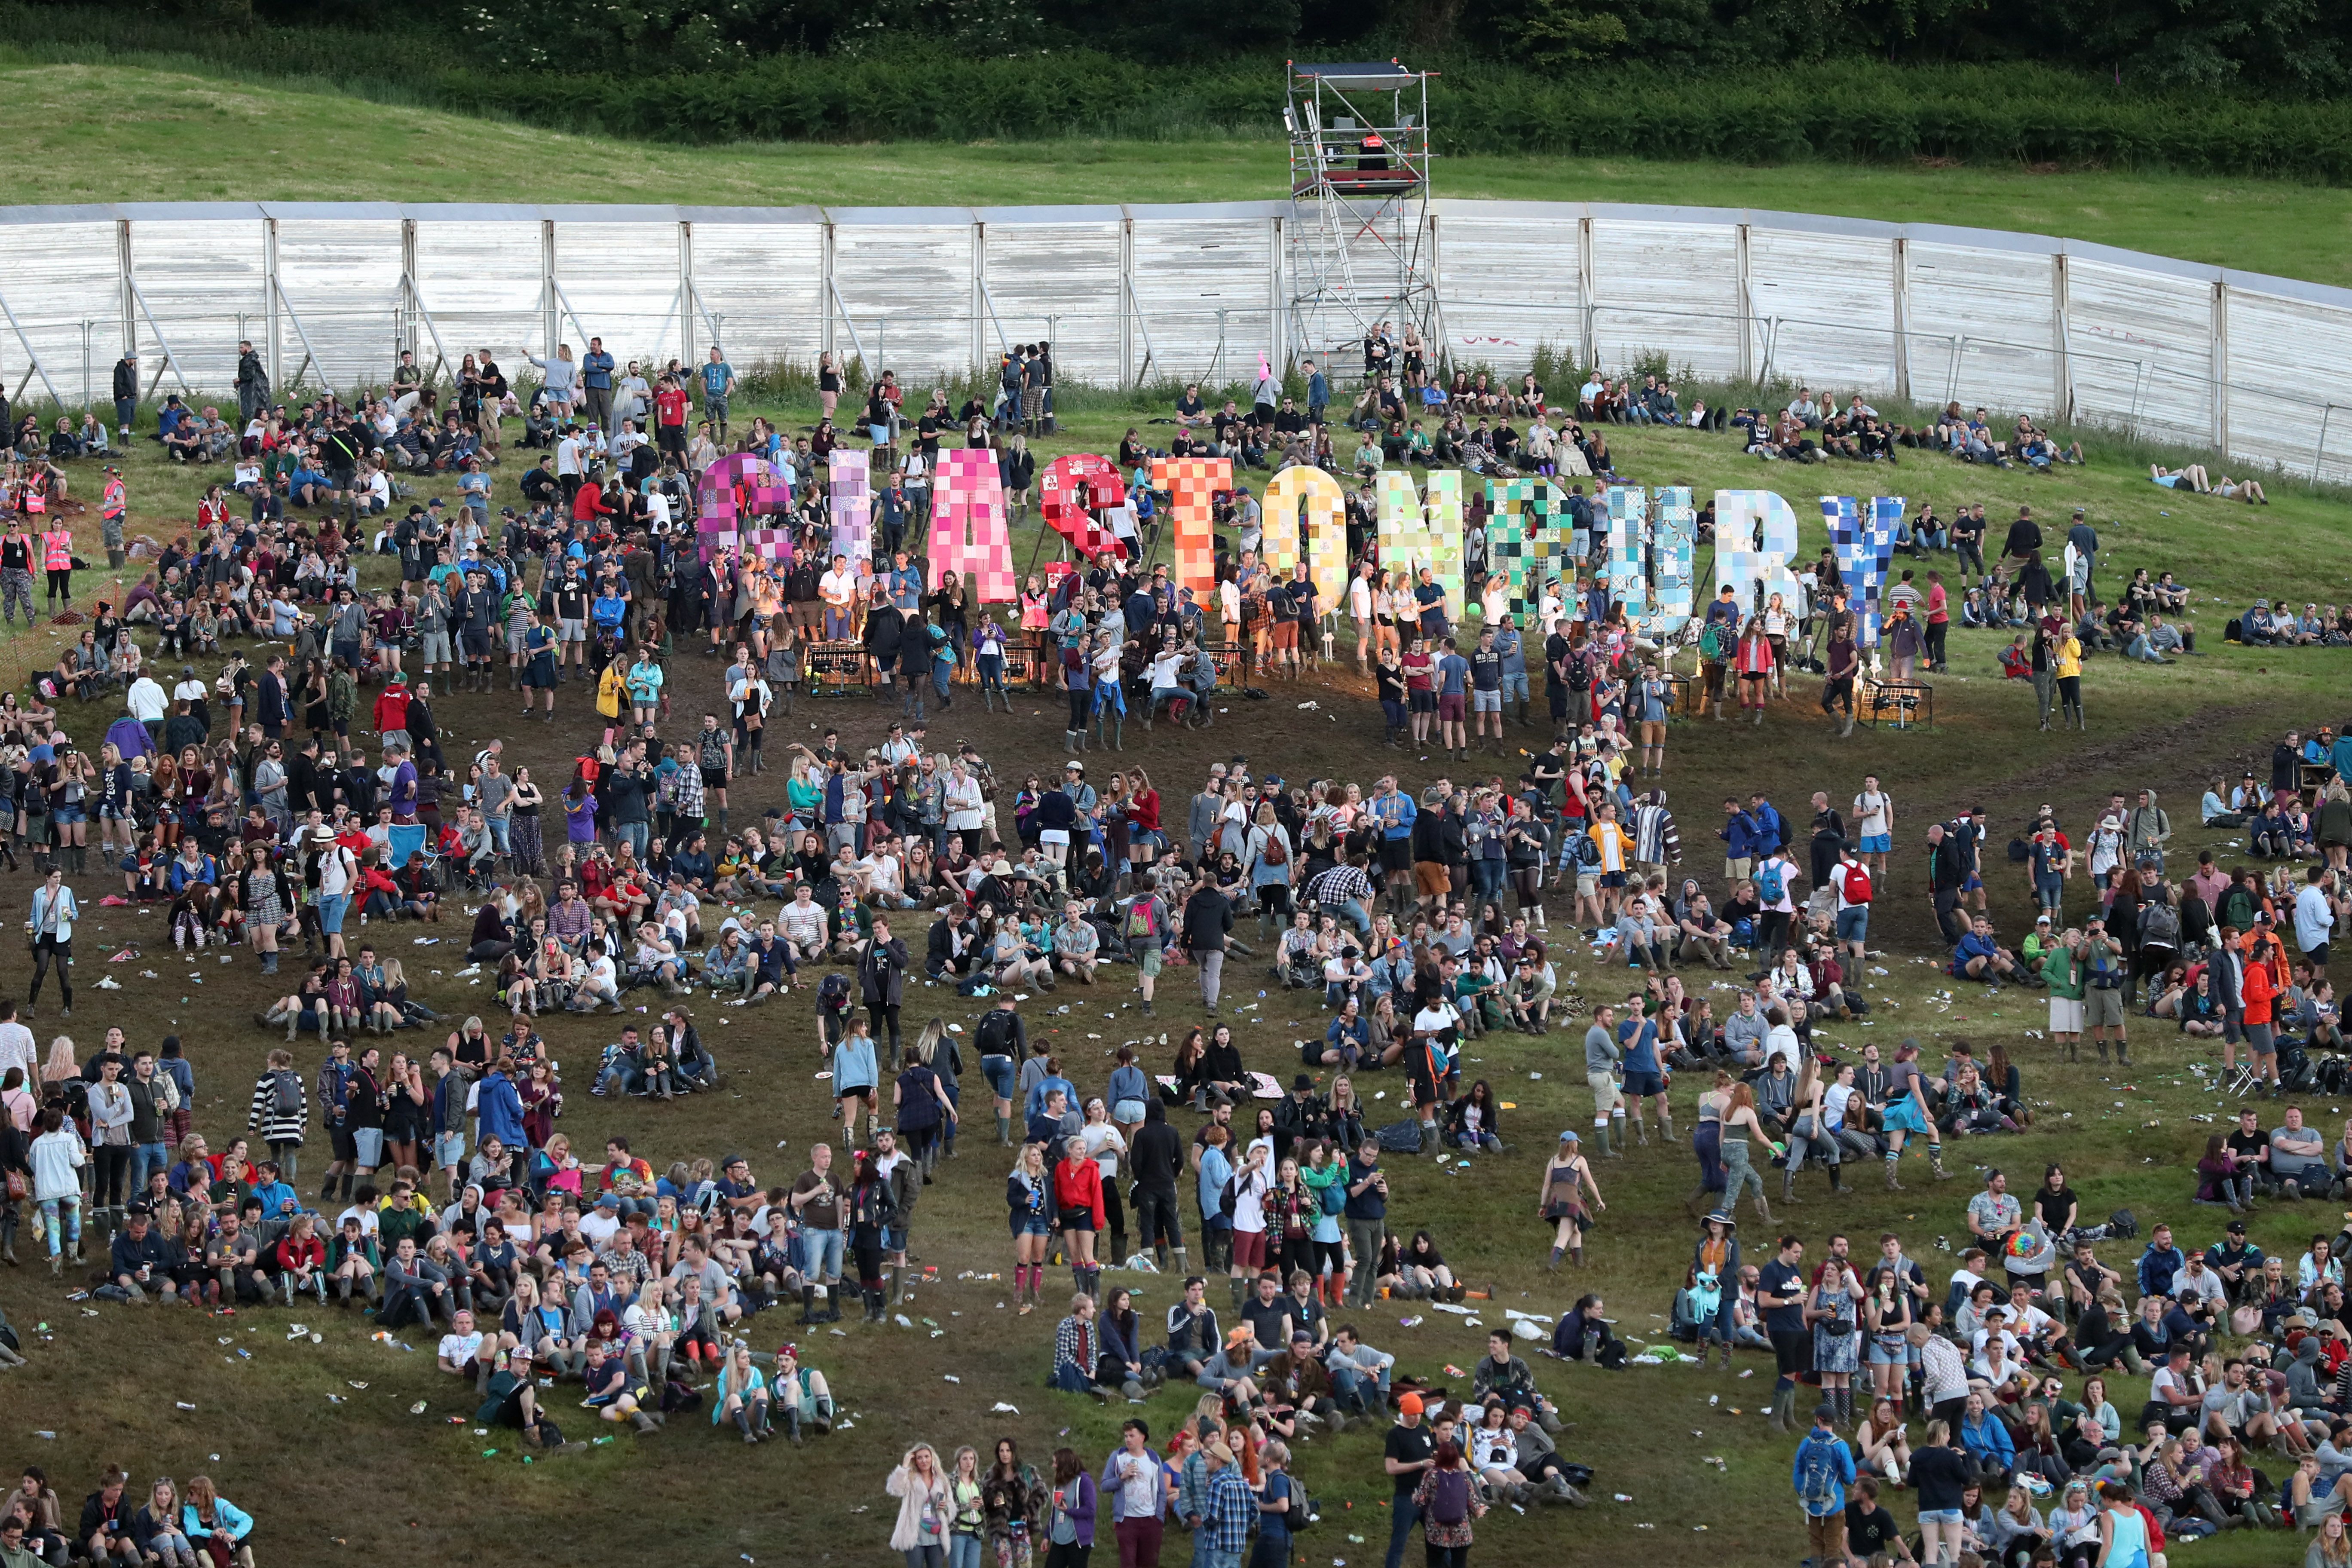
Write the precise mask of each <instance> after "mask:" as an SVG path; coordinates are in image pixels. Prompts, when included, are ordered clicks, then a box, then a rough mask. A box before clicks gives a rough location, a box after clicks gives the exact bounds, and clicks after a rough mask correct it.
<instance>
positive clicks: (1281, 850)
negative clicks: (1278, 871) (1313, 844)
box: [1257, 828, 1290, 866]
mask: <svg viewBox="0 0 2352 1568" xmlns="http://www.w3.org/2000/svg"><path fill="white" fill-rule="evenodd" d="M1257 858H1259V859H1260V860H1263V861H1265V863H1266V864H1267V865H1269V866H1287V865H1289V864H1290V850H1289V849H1288V848H1287V847H1285V845H1284V844H1283V842H1282V833H1281V830H1280V829H1279V828H1277V829H1276V830H1275V831H1274V832H1272V833H1269V834H1267V835H1266V836H1265V848H1263V849H1261V850H1259V851H1258V856H1257Z"/></svg>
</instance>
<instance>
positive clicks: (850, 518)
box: [825, 447, 874, 577]
mask: <svg viewBox="0 0 2352 1568" xmlns="http://www.w3.org/2000/svg"><path fill="white" fill-rule="evenodd" d="M828 461H829V463H830V464H831V470H830V475H831V478H830V491H829V493H828V494H827V495H826V497H825V502H826V505H827V507H828V509H829V510H831V512H832V514H833V552H834V553H835V555H845V556H847V557H848V558H849V563H850V569H851V570H852V571H854V572H856V574H858V575H859V576H861V577H864V576H868V575H871V574H872V573H873V571H874V491H873V488H872V483H873V481H872V478H871V476H870V474H869V473H868V471H867V468H866V454H865V453H864V452H854V451H851V450H850V449H849V448H848V447H837V448H835V451H834V454H833V456H832V458H829V459H828Z"/></svg>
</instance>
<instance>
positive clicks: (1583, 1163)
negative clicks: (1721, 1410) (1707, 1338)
mask: <svg viewBox="0 0 2352 1568" xmlns="http://www.w3.org/2000/svg"><path fill="white" fill-rule="evenodd" d="M1539 1190H1540V1192H1541V1194H1542V1198H1541V1204H1540V1206H1539V1207H1538V1210H1537V1215H1538V1217H1539V1218H1542V1219H1546V1220H1549V1221H1550V1222H1552V1225H1553V1226H1554V1227H1555V1228H1554V1230H1553V1233H1552V1244H1551V1259H1550V1261H1549V1262H1548V1263H1546V1264H1545V1265H1544V1268H1545V1269H1546V1270H1547V1271H1549V1272H1554V1273H1556V1272H1558V1271H1559V1260H1560V1257H1561V1255H1562V1254H1567V1255H1569V1256H1570V1257H1572V1258H1575V1260H1576V1266H1577V1267H1578V1268H1583V1267H1584V1231H1585V1228H1586V1227H1587V1226H1590V1225H1591V1223H1592V1216H1593V1215H1595V1214H1598V1213H1601V1212H1603V1211H1605V1210H1606V1209H1607V1208H1608V1207H1609V1205H1607V1204H1606V1203H1603V1202H1602V1201H1601V1184H1600V1183H1598V1182H1596V1181H1594V1180H1593V1179H1592V1164H1591V1162H1590V1161H1588V1160H1587V1159H1585V1157H1584V1153H1583V1151H1582V1149H1581V1148H1580V1140H1579V1139H1578V1138H1577V1135H1576V1130H1575V1129H1574V1128H1569V1129H1566V1130H1564V1131H1562V1132H1561V1133H1560V1135H1559V1149H1558V1150H1557V1151H1556V1152H1554V1153H1553V1155H1552V1157H1551V1159H1550V1160H1549V1162H1548V1163H1546V1164H1545V1166H1544V1173H1543V1183H1542V1186H1541V1188H1540V1189H1539ZM1587 1193H1590V1194H1591V1196H1592V1205H1591V1208H1590V1209H1587V1208H1586V1207H1585V1205H1584V1201H1583V1200H1584V1194H1587ZM1735 1256H1736V1251H1735ZM1724 1353H1725V1354H1726V1355H1728V1354H1729V1353H1730V1352H1729V1349H1728V1348H1727V1349H1726V1350H1725V1352H1724Z"/></svg>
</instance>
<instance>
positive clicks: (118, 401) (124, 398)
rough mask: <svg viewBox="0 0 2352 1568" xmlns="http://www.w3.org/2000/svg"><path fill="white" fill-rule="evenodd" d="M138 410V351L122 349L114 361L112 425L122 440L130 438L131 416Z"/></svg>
mask: <svg viewBox="0 0 2352 1568" xmlns="http://www.w3.org/2000/svg"><path fill="white" fill-rule="evenodd" d="M138 411H139V351H138V350H137V349H135V348H130V349H125V350H123V351H122V357H121V359H119V360H116V361H115V362H114V425H115V434H116V435H118V436H120V437H122V439H123V440H125V441H128V440H130V439H131V416H132V415H133V414H136V413H137V412H138Z"/></svg>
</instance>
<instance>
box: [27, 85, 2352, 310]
mask: <svg viewBox="0 0 2352 1568" xmlns="http://www.w3.org/2000/svg"><path fill="white" fill-rule="evenodd" d="M0 88H5V101H0V132H5V134H6V135H7V136H8V138H9V140H10V142H11V143H12V144H13V145H15V146H16V147H18V148H19V149H21V155H20V156H19V157H17V158H16V159H14V160H11V161H10V163H9V165H8V167H7V168H6V169H5V171H0V200H5V202H9V203H71V202H105V201H121V200H131V199H137V200H142V201H215V200H268V201H381V200H387V199H389V200H399V201H417V202H424V201H468V202H665V203H668V202H674V203H680V204H688V205H751V206H758V205H774V206H790V205H796V204H802V203H824V204H832V205H857V206H890V205H968V206H1010V205H1035V204H1042V203H1085V202H1194V201H1272V200H1278V199H1280V197H1281V195H1282V192H1283V191H1284V189H1285V188H1286V185H1285V181H1286V174H1285V165H1284V162H1283V158H1284V153H1283V148H1282V145H1281V143H1280V142H1278V141H1276V140H1273V139H1271V138H1269V139H1268V140H1265V141H1206V142H1096V141H1087V140H1081V139H1069V140H1061V141H1046V142H1021V143H983V144H979V145H971V146H949V145H940V144H936V143H892V144H884V145H866V146H836V145H831V144H827V143H821V142H793V143H773V144H765V145H738V146H726V147H707V148H706V147H693V148H688V147H670V146H655V145H648V144H646V143H643V142H619V141H611V140H601V139H597V138H592V137H586V136H574V135H566V134H562V133H560V132H549V131H541V130H536V129H532V128H530V127H526V126H521V125H517V124H513V123H509V122H505V121H495V120H474V119H467V118H464V117H461V116H457V115H451V114H445V113H440V112H436V111H433V110H419V109H413V108H403V107H399V106H395V105H384V104H373V103H363V102H357V101H355V100H352V99H350V98H347V97H344V96H342V95H341V94H338V93H333V92H328V91H315V90H303V89H300V88H299V86H274V85H264V84H259V83H256V82H252V81H247V80H229V79H221V78H217V77H212V76H206V75H203V74H199V73H196V72H193V71H173V70H168V69H157V68H149V67H143V66H139V67H131V66H121V65H114V64H104V65H101V64H97V63H92V64H87V65H58V64H37V63H31V62H29V61H27V60H26V59H25V58H24V57H23V56H22V55H17V56H16V57H15V58H13V59H12V58H11V56H10V54H9V53H8V52H7V51H6V50H5V49H0ZM1434 188H1435V190H1436V191H1437V193H1438V194H1439V195H1444V196H1456V197H1496V198H1510V199H1516V200H1547V201H1596V202H1628V203H1667V204H1673V205H1687V206H1727V207H1738V206H1747V207H1755V208H1762V209H1771V210H1777V211H1783V212H1796V213H1829V214H1837V215H1843V216H1860V217H1874V218H1886V219H1897V220H1907V221H1920V222H1936V223H1946V224H1957V225H1973V226H1982V227H1987V228H2003V229H2022V230H2028V231H2032V232H2035V233H2041V234H2053V235H2061V236H2065V237H2072V238H2077V239H2085V240H2095V241H2098V242H2099V243H2101V244H2105V245H2114V246H2120V247H2125V248H2127V249H2134V250H2145V251H2151V252H2155V253H2157V254H2159V255H2166V256H2179V257H2184V258H2189V259H2190V260H2194V261H2206V262H2216V263H2222V264H2226V265H2228V266H2231V267H2238V268H2246V269H2248V270H2250V271H2257V272H2271V273H2277V274H2280V275H2282V276H2284V277H2290V278H2306V279H2314V280H2316V281H2319V282H2323V283H2352V259H2347V258H2352V245H2347V240H2352V195H2347V193H2346V192H2344V191H2342V190H2331V189H2327V188H2326V187H2321V186H2305V185H2295V184H2284V183H2277V182H2266V181H2259V180H2243V181H2238V180H2215V179H2204V178H2196V177H2176V176H2168V175H2155V174H2104V173H2084V174H2036V173H2032V172H2028V171H2026V170H2023V169H2020V168H2015V167H2010V168H1989V167H1988V168H1980V167H1968V168H1932V167H1927V166H1924V165H1922V166H1917V167H1909V168H1869V167H1864V168H1855V167H1848V166H1840V165H1826V164H1784V165H1775V166H1769V167H1755V168H1749V167H1742V166H1738V165H1732V164H1721V163H1664V162H1661V163H1644V162H1642V161H1639V160H1632V159H1581V158H1542V159H1513V158H1496V157H1465V158H1458V159H1447V160H1444V161H1443V162H1441V163H1440V164H1439V166H1438V172H1437V174H1436V177H1435V181H1434Z"/></svg>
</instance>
